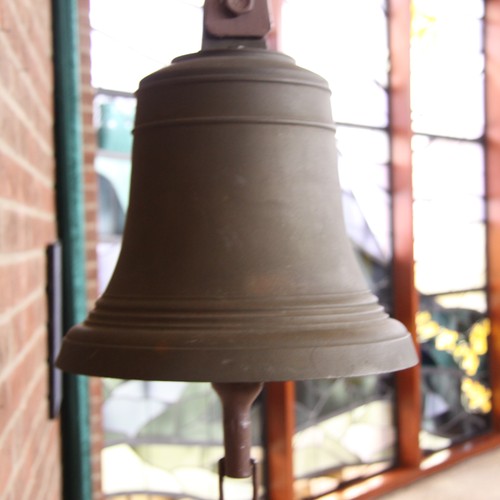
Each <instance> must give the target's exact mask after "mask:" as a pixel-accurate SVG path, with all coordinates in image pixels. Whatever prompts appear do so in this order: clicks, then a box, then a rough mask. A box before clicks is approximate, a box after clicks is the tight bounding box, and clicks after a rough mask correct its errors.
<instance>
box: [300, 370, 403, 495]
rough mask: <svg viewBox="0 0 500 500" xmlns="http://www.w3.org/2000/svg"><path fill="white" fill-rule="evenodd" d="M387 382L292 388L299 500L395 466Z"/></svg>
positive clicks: (340, 382)
mask: <svg viewBox="0 0 500 500" xmlns="http://www.w3.org/2000/svg"><path fill="white" fill-rule="evenodd" d="M392 385H393V384H392V377H390V376H389V377H381V376H371V377H360V378H351V379H339V380H335V381H331V380H310V381H303V382H297V383H296V392H297V400H296V419H297V432H296V434H295V437H294V442H293V444H294V467H295V476H296V478H297V481H296V484H295V492H296V495H298V498H309V496H310V495H319V494H322V493H326V492H328V491H331V490H333V489H334V488H336V487H337V486H339V485H340V484H342V483H345V482H346V481H349V480H352V479H358V478H360V477H367V476H370V475H373V474H376V473H377V472H380V471H381V470H384V469H387V468H388V467H389V466H390V465H391V464H392V463H393V461H394V455H395V429H394V422H393V409H392V408H393V406H392V405H393V388H392Z"/></svg>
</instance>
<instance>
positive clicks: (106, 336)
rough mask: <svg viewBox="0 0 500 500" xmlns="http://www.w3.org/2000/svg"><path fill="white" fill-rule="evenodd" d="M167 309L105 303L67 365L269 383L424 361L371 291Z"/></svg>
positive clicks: (73, 335)
mask: <svg viewBox="0 0 500 500" xmlns="http://www.w3.org/2000/svg"><path fill="white" fill-rule="evenodd" d="M167 302H168V301H159V300H158V299H156V301H153V302H151V301H147V300H144V299H130V298H128V299H120V298H113V297H105V298H104V299H101V300H100V301H99V302H98V304H97V307H96V309H95V310H94V311H93V312H92V313H91V315H90V317H89V319H88V320H87V321H86V322H85V323H84V324H82V325H77V326H75V327H74V328H73V329H72V330H70V332H69V333H68V335H67V336H66V337H65V341H64V345H63V350H62V351H61V355H60V357H59V359H58V366H59V367H60V368H63V369H65V370H68V371H75V372H78V373H84V374H87V375H98V376H106V377H117V378H133V379H143V380H184V381H198V382H204V381H209V382H266V381H284V380H305V379H319V378H337V377H345V376H359V375H368V374H375V373H383V372H388V371H396V370H400V369H403V368H407V367H409V366H411V365H413V364H415V362H416V360H417V359H416V354H415V351H414V348H413V343H412V341H411V337H410V335H409V334H408V332H407V331H406V329H405V328H404V326H403V325H402V324H401V323H399V322H398V321H396V320H393V319H390V318H389V317H388V316H387V314H386V313H385V312H383V309H382V307H381V306H380V305H379V304H378V303H377V301H376V298H375V297H374V296H373V295H371V294H370V293H369V292H361V293H358V294H355V293H351V294H342V295H337V296H329V297H325V296H321V300H319V297H307V298H306V299H305V300H302V301H300V300H299V299H298V298H294V299H291V298H286V299H282V300H279V299H274V300H266V301H264V300H249V299H242V300H239V301H238V300H235V299H232V300H212V301H207V300H201V299H198V300H191V301H190V300H188V299H185V300H179V299H173V300H172V301H170V303H169V305H168V307H167V306H166V304H167ZM229 306H231V307H229Z"/></svg>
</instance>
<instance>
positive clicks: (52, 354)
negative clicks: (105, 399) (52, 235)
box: [47, 242, 63, 418]
mask: <svg viewBox="0 0 500 500" xmlns="http://www.w3.org/2000/svg"><path fill="white" fill-rule="evenodd" d="M47 304H48V325H47V328H48V340H49V345H48V349H49V351H48V352H49V358H48V365H49V416H50V418H57V416H58V415H59V411H60V409H61V402H62V372H61V370H59V369H58V368H56V366H55V361H56V357H57V355H58V353H59V350H60V348H61V340H62V330H63V328H62V309H63V305H62V249H61V244H60V243H59V242H56V243H53V244H51V245H49V246H48V247H47Z"/></svg>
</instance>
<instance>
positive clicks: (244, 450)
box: [212, 382, 263, 478]
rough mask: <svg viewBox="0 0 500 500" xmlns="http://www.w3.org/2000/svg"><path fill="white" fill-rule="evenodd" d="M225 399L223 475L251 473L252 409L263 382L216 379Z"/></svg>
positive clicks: (242, 476) (240, 476)
mask: <svg viewBox="0 0 500 500" xmlns="http://www.w3.org/2000/svg"><path fill="white" fill-rule="evenodd" d="M212 386H213V388H214V389H215V391H216V392H217V394H218V395H219V398H220V400H221V402H222V412H223V423H224V453H225V456H224V459H223V468H222V469H220V470H222V471H223V475H225V476H228V477H234V478H245V477H250V476H252V475H253V474H254V466H253V465H252V463H253V462H252V460H251V459H250V449H251V446H252V428H251V418H250V409H251V407H252V403H253V402H254V401H255V399H256V398H257V396H258V395H259V393H260V392H261V390H262V386H263V384H262V383H261V382H255V383H233V382H229V383H212Z"/></svg>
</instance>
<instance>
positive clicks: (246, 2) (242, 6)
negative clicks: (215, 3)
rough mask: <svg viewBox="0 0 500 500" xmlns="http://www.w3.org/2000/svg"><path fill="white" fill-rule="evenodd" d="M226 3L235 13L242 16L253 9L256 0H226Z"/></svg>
mask: <svg viewBox="0 0 500 500" xmlns="http://www.w3.org/2000/svg"><path fill="white" fill-rule="evenodd" d="M224 5H225V6H226V8H227V9H228V10H229V11H231V12H232V13H233V14H235V15H236V16H240V15H241V14H246V13H247V12H250V11H251V10H253V8H254V6H255V0H224Z"/></svg>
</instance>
